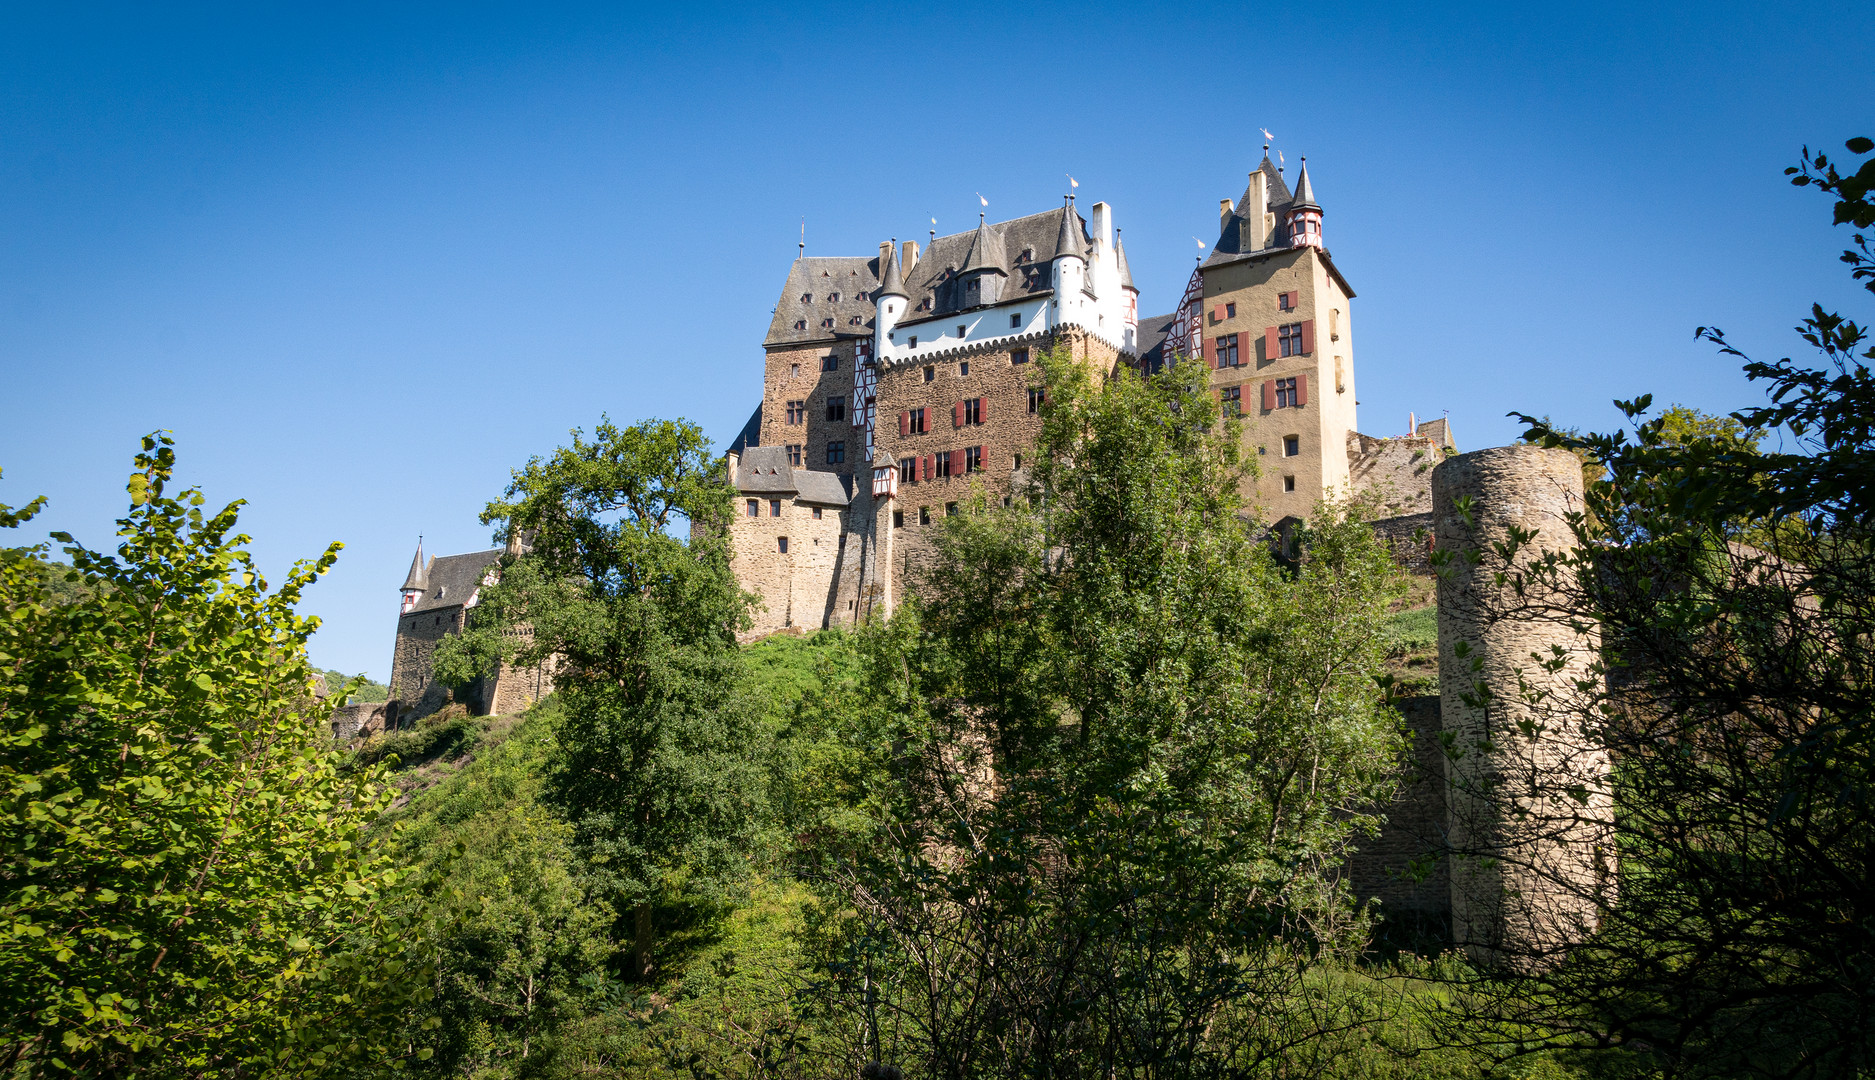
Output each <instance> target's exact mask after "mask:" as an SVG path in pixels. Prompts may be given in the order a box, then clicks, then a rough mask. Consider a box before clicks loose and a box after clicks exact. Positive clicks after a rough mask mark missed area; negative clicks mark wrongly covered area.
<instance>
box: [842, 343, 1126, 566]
mask: <svg viewBox="0 0 1875 1080" xmlns="http://www.w3.org/2000/svg"><path fill="white" fill-rule="evenodd" d="M1057 336H1058V337H1059V339H1060V342H1061V344H1063V345H1065V346H1066V347H1067V348H1069V349H1071V350H1072V351H1073V355H1074V356H1075V358H1076V359H1078V360H1081V361H1082V362H1084V363H1087V364H1089V365H1091V366H1092V367H1094V368H1095V370H1097V371H1100V372H1108V371H1111V370H1113V367H1114V365H1115V364H1116V363H1117V362H1118V360H1119V352H1118V350H1117V349H1115V348H1114V347H1113V346H1111V345H1108V344H1107V343H1105V342H1103V341H1101V340H1100V339H1098V338H1095V337H1092V336H1091V335H1088V334H1084V333H1081V332H1078V331H1074V330H1071V329H1070V330H1068V331H1066V332H1063V333H1061V334H1059V335H1057ZM1053 340H1054V337H1051V336H1041V337H1038V338H1036V339H1033V340H1029V341H1022V342H1014V343H1012V342H1001V343H990V344H987V345H985V346H980V347H977V348H972V349H959V350H956V351H954V352H951V353H948V354H945V355H943V356H939V357H931V358H921V361H918V362H908V363H904V364H899V365H894V366H891V367H887V368H885V369H884V370H882V371H881V372H880V373H879V387H878V421H877V428H876V435H875V441H876V442H877V445H878V455H877V457H878V459H879V460H881V461H891V462H894V463H896V462H898V461H899V460H900V459H902V458H908V457H909V458H914V459H916V460H917V461H918V470H919V471H918V478H917V479H915V480H913V481H912V482H910V483H905V482H903V481H901V482H900V483H899V487H898V496H897V498H896V499H895V500H892V506H891V509H890V510H889V511H882V513H884V514H885V515H886V517H887V521H886V522H881V523H880V525H879V528H880V529H881V530H884V529H887V528H890V529H891V531H892V533H893V536H892V537H891V544H890V546H891V548H892V550H893V557H892V560H891V565H890V570H889V572H890V573H891V575H892V582H891V589H892V595H893V596H894V597H895V598H897V599H902V598H903V597H904V595H905V584H906V581H907V576H908V574H909V575H910V576H912V577H915V576H916V573H917V570H918V568H919V567H921V566H923V565H924V564H925V562H926V561H927V560H928V559H929V558H930V556H931V553H932V550H933V547H932V538H933V537H934V536H935V535H936V534H935V530H936V528H937V526H938V524H939V522H940V520H941V519H942V518H943V517H944V515H945V514H947V513H949V512H950V511H951V509H952V508H953V507H957V506H960V505H961V504H962V503H964V502H965V501H967V500H968V499H969V498H970V492H971V489H972V487H973V486H975V485H981V486H982V488H983V489H984V490H985V491H986V492H987V493H988V495H989V497H990V498H992V499H998V500H1000V499H1002V498H1004V497H1006V496H1007V495H1008V494H1009V491H1010V486H1011V483H1010V482H1011V479H1012V477H1013V474H1014V472H1015V469H1016V467H1017V458H1018V456H1019V455H1021V454H1025V453H1027V452H1029V450H1030V447H1031V446H1032V445H1033V444H1034V442H1035V438H1036V436H1037V435H1038V434H1039V433H1040V431H1041V417H1040V416H1039V415H1037V414H1035V413H1031V412H1030V411H1029V390H1030V389H1031V388H1032V387H1040V386H1041V369H1040V367H1039V366H1038V365H1037V364H1036V363H1035V359H1034V358H1035V357H1036V356H1037V355H1039V354H1040V353H1041V352H1042V351H1043V350H1044V349H1045V348H1047V347H1048V346H1049V345H1050V343H1051V341H1053ZM1016 349H1025V350H1027V355H1028V360H1027V362H1025V363H1016V362H1015V350H1016ZM965 365H968V371H967V372H966V371H965V370H964V366H965ZM927 372H929V374H928V375H927ZM978 398H980V399H981V400H982V402H983V422H982V423H980V424H964V425H961V426H960V425H958V424H957V423H956V420H955V413H954V411H953V410H954V408H955V406H956V405H957V403H959V402H961V401H965V400H968V399H978ZM920 408H922V409H923V410H924V411H925V430H924V431H922V432H919V431H914V430H909V426H910V425H909V423H908V425H907V426H908V430H907V431H906V433H905V434H904V435H900V434H899V424H900V416H901V414H906V413H909V412H910V411H911V410H913V409H920ZM973 446H981V447H982V448H983V461H982V468H981V471H980V472H978V473H975V474H971V475H962V476H933V477H930V478H928V479H927V478H925V475H924V471H923V470H924V462H925V459H926V458H927V457H931V458H935V455H937V454H939V453H941V452H944V451H950V452H952V453H953V454H954V455H955V458H954V460H955V461H957V462H958V467H960V468H961V465H962V462H963V459H964V451H965V449H966V448H967V447H973ZM856 501H857V500H856Z"/></svg>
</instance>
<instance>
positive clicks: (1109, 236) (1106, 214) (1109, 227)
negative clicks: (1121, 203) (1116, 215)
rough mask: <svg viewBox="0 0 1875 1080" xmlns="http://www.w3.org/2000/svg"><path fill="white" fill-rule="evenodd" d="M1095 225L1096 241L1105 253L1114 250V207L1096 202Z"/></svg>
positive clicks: (1092, 223) (1093, 222)
mask: <svg viewBox="0 0 1875 1080" xmlns="http://www.w3.org/2000/svg"><path fill="white" fill-rule="evenodd" d="M1089 224H1090V225H1092V226H1093V233H1094V243H1095V244H1097V245H1099V250H1100V251H1101V252H1103V253H1105V252H1108V251H1112V250H1113V207H1111V206H1108V205H1107V204H1106V203H1104V202H1097V203H1095V204H1094V218H1093V220H1092V221H1091V222H1089Z"/></svg>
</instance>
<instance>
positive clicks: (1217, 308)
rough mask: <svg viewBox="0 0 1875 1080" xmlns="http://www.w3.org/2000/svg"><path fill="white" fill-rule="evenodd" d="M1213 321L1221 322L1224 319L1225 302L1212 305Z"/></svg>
mask: <svg viewBox="0 0 1875 1080" xmlns="http://www.w3.org/2000/svg"><path fill="white" fill-rule="evenodd" d="M1211 321H1212V322H1214V323H1220V322H1223V321H1224V305H1223V304H1212V305H1211Z"/></svg>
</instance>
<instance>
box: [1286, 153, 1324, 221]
mask: <svg viewBox="0 0 1875 1080" xmlns="http://www.w3.org/2000/svg"><path fill="white" fill-rule="evenodd" d="M1289 205H1290V207H1291V208H1294V209H1300V208H1302V207H1304V206H1312V207H1314V208H1315V209H1317V210H1320V209H1321V206H1320V204H1318V203H1317V202H1316V201H1315V186H1314V185H1313V184H1310V183H1309V159H1308V158H1303V159H1302V171H1301V172H1300V173H1298V174H1297V175H1296V194H1295V198H1294V199H1292V200H1291V201H1290V203H1289Z"/></svg>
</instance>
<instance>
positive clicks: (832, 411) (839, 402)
mask: <svg viewBox="0 0 1875 1080" xmlns="http://www.w3.org/2000/svg"><path fill="white" fill-rule="evenodd" d="M827 419H829V420H844V419H846V398H844V397H841V396H838V395H836V396H834V397H830V398H828V399H827Z"/></svg>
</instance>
